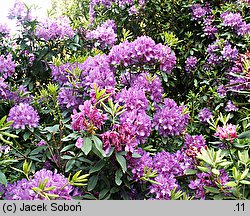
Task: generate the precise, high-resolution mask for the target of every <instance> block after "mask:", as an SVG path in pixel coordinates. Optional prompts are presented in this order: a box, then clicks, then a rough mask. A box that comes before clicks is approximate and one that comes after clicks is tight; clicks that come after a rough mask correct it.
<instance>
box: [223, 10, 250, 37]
mask: <svg viewBox="0 0 250 216" xmlns="http://www.w3.org/2000/svg"><path fill="white" fill-rule="evenodd" d="M221 18H222V20H223V25H224V26H229V27H231V28H233V29H234V30H235V31H236V32H237V34H238V35H246V34H249V33H250V23H248V24H247V23H246V22H245V21H243V18H242V16H241V14H240V13H232V12H229V11H226V12H224V13H223V14H221Z"/></svg>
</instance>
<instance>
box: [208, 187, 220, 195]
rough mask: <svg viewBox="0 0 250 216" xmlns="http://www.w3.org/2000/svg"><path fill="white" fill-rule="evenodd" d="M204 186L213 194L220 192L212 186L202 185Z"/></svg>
mask: <svg viewBox="0 0 250 216" xmlns="http://www.w3.org/2000/svg"><path fill="white" fill-rule="evenodd" d="M204 188H205V189H206V190H207V191H208V192H210V193H215V194H218V193H220V190H219V189H218V188H214V187H207V186H204Z"/></svg>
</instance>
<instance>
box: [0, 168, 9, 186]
mask: <svg viewBox="0 0 250 216" xmlns="http://www.w3.org/2000/svg"><path fill="white" fill-rule="evenodd" d="M7 183H8V182H7V179H6V177H5V175H4V173H2V172H1V171H0V184H3V185H5V186H7Z"/></svg>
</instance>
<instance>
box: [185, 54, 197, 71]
mask: <svg viewBox="0 0 250 216" xmlns="http://www.w3.org/2000/svg"><path fill="white" fill-rule="evenodd" d="M185 64H186V65H185V70H186V71H187V72H190V71H191V70H194V69H195V68H196V64H197V58H196V57H195V56H189V57H188V58H187V59H186V61H185Z"/></svg>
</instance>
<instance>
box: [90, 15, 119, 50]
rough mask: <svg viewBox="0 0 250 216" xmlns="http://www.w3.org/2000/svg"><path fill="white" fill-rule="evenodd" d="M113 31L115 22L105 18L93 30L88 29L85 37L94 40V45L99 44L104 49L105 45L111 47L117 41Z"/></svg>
mask: <svg viewBox="0 0 250 216" xmlns="http://www.w3.org/2000/svg"><path fill="white" fill-rule="evenodd" d="M115 31H116V25H115V22H114V21H113V20H107V21H106V22H104V23H103V24H102V25H100V26H98V27H97V28H96V29H95V30H92V31H88V32H87V34H86V38H87V39H89V40H96V41H97V43H96V45H99V44H100V47H101V48H102V49H104V48H106V47H107V46H110V47H112V46H113V45H114V44H115V42H116V41H117V35H116V33H115Z"/></svg>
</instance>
